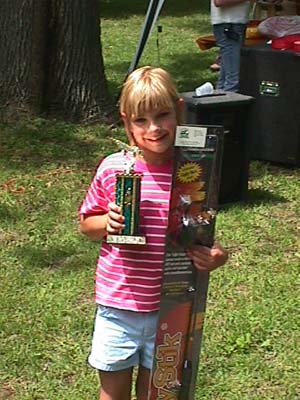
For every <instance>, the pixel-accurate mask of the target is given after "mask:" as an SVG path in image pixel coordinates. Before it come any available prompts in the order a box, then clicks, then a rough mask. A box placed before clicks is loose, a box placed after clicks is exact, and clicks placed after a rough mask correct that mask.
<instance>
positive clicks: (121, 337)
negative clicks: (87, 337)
mask: <svg viewBox="0 0 300 400" xmlns="http://www.w3.org/2000/svg"><path fill="white" fill-rule="evenodd" d="M157 319H158V312H148V313H145V312H143V313H142V312H134V311H127V310H119V309H117V308H111V307H105V306H101V305H98V308H97V312H96V317H95V326H94V333H93V339H92V349H91V353H90V355H89V358H88V361H89V364H90V365H91V366H92V367H94V368H96V369H98V370H102V371H119V370H122V369H126V368H130V367H134V366H137V365H142V366H143V367H145V368H148V369H151V368H152V363H153V355H154V344H155V336H156V325H157Z"/></svg>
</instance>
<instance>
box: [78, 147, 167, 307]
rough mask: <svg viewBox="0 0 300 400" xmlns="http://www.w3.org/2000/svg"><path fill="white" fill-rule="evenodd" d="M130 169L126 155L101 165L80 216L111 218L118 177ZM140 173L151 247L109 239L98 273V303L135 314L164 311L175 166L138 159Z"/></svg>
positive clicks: (142, 230) (145, 228)
mask: <svg viewBox="0 0 300 400" xmlns="http://www.w3.org/2000/svg"><path fill="white" fill-rule="evenodd" d="M123 170H124V156H123V154H122V153H121V152H120V153H115V154H112V155H110V156H108V157H106V158H105V159H104V160H103V161H102V163H101V164H100V165H99V167H98V169H97V172H96V174H95V176H94V179H93V181H92V183H91V186H90V188H89V190H88V192H87V195H86V197H85V199H84V201H83V203H82V205H81V207H80V210H79V213H80V214H85V215H89V214H105V213H106V212H107V211H108V210H107V204H108V203H109V202H110V201H114V198H115V182H116V180H115V174H116V173H118V172H122V171H123ZM135 172H139V173H141V174H142V182H141V203H140V224H139V226H140V233H141V234H142V235H145V236H146V240H147V244H146V245H144V246H139V245H130V246H129V245H109V244H107V243H106V242H105V240H103V242H102V246H101V250H100V254H99V257H98V261H97V269H96V290H95V291H96V302H97V303H99V304H102V305H105V306H109V307H115V308H120V309H126V310H131V311H140V312H150V311H155V310H158V309H159V302H160V291H161V283H162V270H163V261H164V253H165V235H166V229H167V224H168V212H169V200H170V189H171V182H172V161H169V162H167V163H166V164H164V165H161V166H154V165H149V164H146V163H144V162H142V161H141V160H136V163H135Z"/></svg>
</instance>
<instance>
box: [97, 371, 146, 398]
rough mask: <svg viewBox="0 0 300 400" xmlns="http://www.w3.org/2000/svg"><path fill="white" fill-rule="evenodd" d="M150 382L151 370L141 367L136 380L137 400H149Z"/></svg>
mask: <svg viewBox="0 0 300 400" xmlns="http://www.w3.org/2000/svg"><path fill="white" fill-rule="evenodd" d="M149 381H150V370H149V369H148V368H145V367H143V366H141V365H140V366H139V371H138V376H137V380H136V396H137V400H147V398H148V389H149ZM101 400H102V399H101Z"/></svg>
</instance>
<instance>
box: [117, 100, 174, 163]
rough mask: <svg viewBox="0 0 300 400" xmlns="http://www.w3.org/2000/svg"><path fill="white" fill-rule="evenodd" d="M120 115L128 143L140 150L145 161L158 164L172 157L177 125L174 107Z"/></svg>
mask: <svg viewBox="0 0 300 400" xmlns="http://www.w3.org/2000/svg"><path fill="white" fill-rule="evenodd" d="M122 117H123V121H124V124H125V128H126V131H127V135H128V138H129V142H130V144H135V145H136V146H138V147H139V149H140V150H142V153H143V158H144V159H145V161H146V162H149V163H150V164H157V165H159V164H163V163H164V162H165V161H167V160H169V159H171V158H172V156H173V143H174V136H175V131H176V125H177V121H176V113H175V109H174V107H173V108H165V109H159V110H153V111H148V112H145V113H143V114H141V115H136V116H135V115H132V116H131V117H130V118H127V116H125V115H123V116H122Z"/></svg>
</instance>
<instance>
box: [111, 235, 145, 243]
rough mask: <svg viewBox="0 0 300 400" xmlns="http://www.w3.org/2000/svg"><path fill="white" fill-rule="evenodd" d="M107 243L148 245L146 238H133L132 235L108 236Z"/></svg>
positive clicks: (137, 236)
mask: <svg viewBox="0 0 300 400" xmlns="http://www.w3.org/2000/svg"><path fill="white" fill-rule="evenodd" d="M106 243H108V244H139V245H144V244H146V237H145V236H139V235H136V236H131V235H107V236H106Z"/></svg>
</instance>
